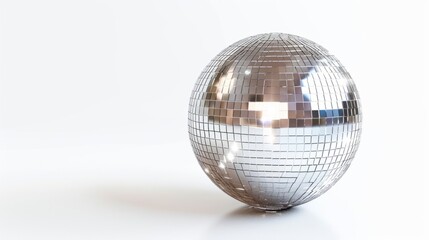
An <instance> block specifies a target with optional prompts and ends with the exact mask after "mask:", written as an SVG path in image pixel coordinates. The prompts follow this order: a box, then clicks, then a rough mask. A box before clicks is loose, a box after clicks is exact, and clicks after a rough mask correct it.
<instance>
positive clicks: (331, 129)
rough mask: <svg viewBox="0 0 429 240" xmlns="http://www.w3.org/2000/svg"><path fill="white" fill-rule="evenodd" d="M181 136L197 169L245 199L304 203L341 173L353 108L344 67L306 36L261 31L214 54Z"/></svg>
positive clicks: (354, 97)
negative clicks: (186, 134)
mask: <svg viewBox="0 0 429 240" xmlns="http://www.w3.org/2000/svg"><path fill="white" fill-rule="evenodd" d="M188 118H189V121H188V123H189V137H190V140H191V144H192V147H193V150H194V153H195V156H196V157H197V159H198V161H199V163H200V165H201V167H202V168H203V170H204V171H205V173H206V174H207V176H208V177H209V178H210V179H211V180H212V181H213V182H214V183H215V184H216V185H217V186H218V187H219V188H221V189H222V190H223V191H224V192H226V193H227V194H229V195H230V196H232V197H234V198H235V199H237V200H240V201H242V202H244V203H246V204H248V205H250V206H254V207H256V208H261V209H266V210H280V209H286V208H289V207H292V206H296V205H299V204H303V203H306V202H308V201H310V200H312V199H314V198H316V197H318V196H320V195H321V194H323V193H324V192H325V191H327V190H328V189H329V188H330V187H331V186H332V185H334V184H335V182H336V181H338V179H340V177H341V176H342V175H343V174H344V173H345V171H346V170H347V168H348V167H349V166H350V163H351V161H352V160H353V157H354V155H355V153H356V150H357V148H358V145H359V140H360V133H361V121H362V113H361V108H360V101H359V94H358V92H357V89H356V86H355V84H354V82H353V80H352V79H351V77H350V75H349V73H348V72H347V71H346V69H345V68H344V67H343V66H342V65H341V63H340V62H339V61H338V60H337V59H336V58H335V57H334V56H333V55H330V54H329V53H328V51H327V50H326V49H324V48H323V47H321V46H320V45H317V44H316V43H314V42H312V41H310V40H307V39H305V38H302V37H299V36H295V35H289V34H281V33H270V34H260V35H256V36H252V37H248V38H245V39H243V40H241V41H238V42H236V43H234V44H232V45H231V46H229V47H227V48H226V49H225V50H223V51H222V52H221V53H219V54H218V55H217V56H216V57H215V58H214V59H213V60H212V61H211V62H210V63H209V64H208V65H207V66H206V68H205V69H204V70H203V72H202V73H201V75H200V77H199V78H198V80H197V82H196V84H195V87H194V90H193V92H192V95H191V99H190V103H189V115H188Z"/></svg>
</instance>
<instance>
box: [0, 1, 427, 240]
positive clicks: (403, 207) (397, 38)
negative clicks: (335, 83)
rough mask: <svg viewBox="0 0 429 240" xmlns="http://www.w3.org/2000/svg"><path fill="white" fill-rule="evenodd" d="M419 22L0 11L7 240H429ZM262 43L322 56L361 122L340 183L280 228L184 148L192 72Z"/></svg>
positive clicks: (345, 10) (34, 7) (76, 9)
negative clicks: (224, 187) (297, 43)
mask: <svg viewBox="0 0 429 240" xmlns="http://www.w3.org/2000/svg"><path fill="white" fill-rule="evenodd" d="M427 7H428V6H427V5H426V6H424V4H423V1H421V2H419V1H412V0H408V1H393V0H391V1H375V0H368V1H357V0H356V1H354V0H353V1H344V0H343V1H340V0H338V1H333V0H326V1H317V0H314V1H298V0H296V1H244V0H243V1H232V0H228V1H227V0H222V1H207V0H205V1H202V0H199V1H196V0H195V1H137V0H136V1H129V0H123V1H119V0H118V1H101V0H100V1H95V0H74V1H53V0H52V1H46V0H41V1H20V0H14V1H0V239H5V240H14V239H20V240H21V239H43V240H48V239H55V240H58V239H79V240H82V239H104V240H105V239H139V240H142V239H316V238H317V239H428V237H429V234H428V230H425V229H424V228H426V229H428V228H429V222H428V217H429V216H428V215H429V214H428V206H427V204H428V202H429V199H428V196H429V193H428V188H429V185H428V177H427V174H428V168H427V167H428V164H427V161H428V160H429V156H428V154H427V151H428V147H429V144H428V140H427V136H428V132H427V130H428V129H427V126H426V125H425V124H427V123H428V114H427V111H428V110H429V109H428V108H427V107H426V105H427V104H428V103H429V101H428V100H427V98H428V97H427V96H428V95H427V94H428V93H427V90H428V89H427V88H428V85H427V81H428V80H429V79H428V73H427V72H428V71H429V68H428V63H429V62H428V57H427V56H428V54H429V52H428V48H427V44H428V42H429V38H428V36H427V35H426V38H425V36H424V33H425V32H426V34H427V33H428V32H427V31H428V30H427V29H428V27H429V24H428V23H427V21H428V18H426V19H425V18H424V15H425V14H426V15H428V14H429V11H427ZM265 32H285V33H292V34H296V35H300V36H303V37H306V38H308V39H311V40H313V41H315V42H317V43H319V44H321V45H322V46H324V47H325V48H327V49H329V50H330V52H331V53H333V54H334V55H336V56H337V57H338V58H339V59H340V60H341V61H342V63H343V64H344V65H345V66H346V67H347V69H348V70H349V72H350V73H351V75H352V77H353V78H354V80H355V82H356V84H357V86H358V89H359V91H360V95H361V98H362V104H363V112H364V126H363V127H364V130H363V136H362V140H361V146H360V149H359V151H358V154H357V157H356V159H355V161H354V162H353V164H352V167H351V168H350V169H349V171H348V172H347V173H346V174H345V176H344V177H343V179H342V180H341V181H339V182H338V184H337V185H336V186H334V187H333V188H332V189H331V190H330V191H328V192H327V193H326V194H325V195H323V196H322V197H320V198H318V199H316V200H314V201H312V202H310V203H308V204H305V205H302V206H300V207H297V208H295V209H292V210H290V211H286V212H281V213H276V214H266V213H258V212H254V211H251V210H249V209H247V208H245V207H243V204H241V203H239V202H237V201H235V200H234V199H232V198H230V197H228V196H227V195H225V194H224V193H222V192H221V191H220V190H218V189H217V188H216V187H215V186H214V185H213V184H212V183H211V182H210V181H209V180H208V178H206V177H205V175H204V173H203V171H201V170H200V168H199V166H198V164H197V161H196V159H195V158H194V156H193V153H192V149H191V147H190V144H189V142H188V136H187V107H188V98H189V96H190V93H191V90H192V87H193V84H194V82H195V81H196V79H197V77H198V75H199V73H200V71H201V70H202V69H203V67H204V66H205V65H206V64H207V63H208V62H209V61H210V59H211V58H212V57H214V56H215V55H216V54H217V53H218V52H220V51H221V50H222V49H223V48H225V47H226V46H228V45H229V44H231V43H233V42H235V41H237V40H240V39H242V38H245V37H248V36H250V35H254V34H258V33H265ZM424 47H426V49H424ZM425 61H426V62H425ZM425 175H426V176H425Z"/></svg>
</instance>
